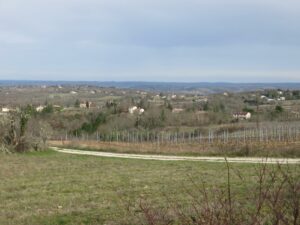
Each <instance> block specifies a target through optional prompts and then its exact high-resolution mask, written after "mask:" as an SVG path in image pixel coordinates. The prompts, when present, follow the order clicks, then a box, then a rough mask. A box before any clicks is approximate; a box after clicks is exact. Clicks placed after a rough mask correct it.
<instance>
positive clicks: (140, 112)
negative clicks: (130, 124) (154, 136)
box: [128, 106, 145, 115]
mask: <svg viewBox="0 0 300 225" xmlns="http://www.w3.org/2000/svg"><path fill="white" fill-rule="evenodd" d="M128 112H129V113H130V114H133V113H135V112H138V113H139V115H141V114H143V113H144V112H145V109H143V108H138V107H136V106H132V107H130V108H128Z"/></svg>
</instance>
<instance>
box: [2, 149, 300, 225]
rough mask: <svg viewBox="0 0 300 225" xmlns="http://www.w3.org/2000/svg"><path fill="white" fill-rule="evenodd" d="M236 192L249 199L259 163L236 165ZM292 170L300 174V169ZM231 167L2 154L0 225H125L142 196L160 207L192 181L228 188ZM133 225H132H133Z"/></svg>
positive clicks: (50, 153) (182, 192)
mask: <svg viewBox="0 0 300 225" xmlns="http://www.w3.org/2000/svg"><path fill="white" fill-rule="evenodd" d="M231 167H232V169H233V171H236V170H237V169H238V170H239V171H240V172H241V174H242V176H244V177H246V178H247V179H248V180H249V181H250V182H249V183H247V184H246V185H243V183H244V181H243V180H240V179H239V176H238V175H237V173H235V172H233V173H232V187H233V192H237V193H239V195H240V196H244V195H245V193H249V190H251V188H252V187H253V185H254V184H255V179H254V174H255V171H256V168H257V165H253V164H232V165H231ZM293 171H295V172H296V173H299V172H300V170H299V166H294V167H293ZM226 173H227V172H226V165H225V164H222V163H205V162H165V161H163V162H162V161H149V160H132V159H115V158H102V157H92V156H78V155H70V154H62V153H57V152H53V151H45V152H33V153H26V154H11V155H0V224H5V225H10V224H11V225H18V224H22V225H23V224H24V225H26V224H28V225H35V224H49V225H50V224H51V225H52V224H122V223H123V224H124V223H125V222H128V221H133V220H134V216H132V215H131V214H129V213H128V212H127V210H126V205H127V203H128V202H130V203H131V204H130V208H131V211H136V212H138V210H139V209H138V202H139V200H140V199H141V198H147V199H151V201H152V202H154V203H155V204H156V205H157V206H160V205H165V204H166V203H167V200H166V198H165V197H164V196H165V195H168V197H169V198H172V199H174V200H176V201H178V202H185V201H188V199H187V197H186V194H185V190H186V189H189V190H193V189H195V188H196V187H195V186H194V185H192V182H191V181H190V180H191V179H192V180H194V181H195V183H197V184H199V183H200V182H201V181H205V183H206V184H207V185H208V187H222V186H225V185H226V179H227V177H226ZM129 224H130V223H129Z"/></svg>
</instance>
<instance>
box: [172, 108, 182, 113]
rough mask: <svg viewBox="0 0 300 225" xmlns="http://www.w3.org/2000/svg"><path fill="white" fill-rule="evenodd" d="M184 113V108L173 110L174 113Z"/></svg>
mask: <svg viewBox="0 0 300 225" xmlns="http://www.w3.org/2000/svg"><path fill="white" fill-rule="evenodd" d="M183 111H184V109H182V108H174V109H173V110H172V113H180V112H183Z"/></svg>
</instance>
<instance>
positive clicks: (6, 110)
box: [1, 107, 11, 113]
mask: <svg viewBox="0 0 300 225" xmlns="http://www.w3.org/2000/svg"><path fill="white" fill-rule="evenodd" d="M10 111H11V110H10V109H9V108H7V107H3V108H2V110H1V112H3V113H8V112H10Z"/></svg>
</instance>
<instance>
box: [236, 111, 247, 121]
mask: <svg viewBox="0 0 300 225" xmlns="http://www.w3.org/2000/svg"><path fill="white" fill-rule="evenodd" d="M232 116H233V118H234V119H244V120H249V119H250V118H251V113H250V112H236V113H233V115H232Z"/></svg>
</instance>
